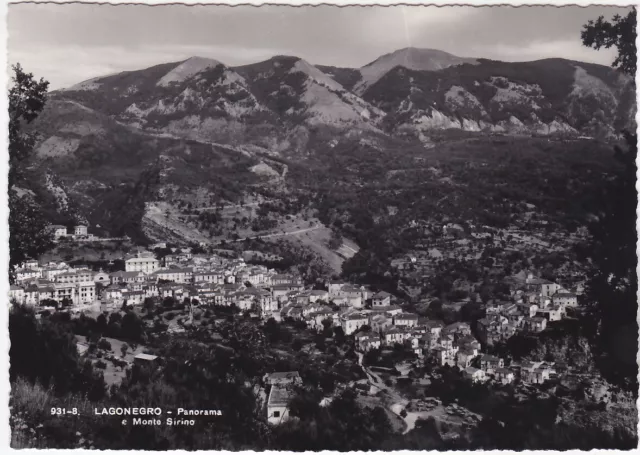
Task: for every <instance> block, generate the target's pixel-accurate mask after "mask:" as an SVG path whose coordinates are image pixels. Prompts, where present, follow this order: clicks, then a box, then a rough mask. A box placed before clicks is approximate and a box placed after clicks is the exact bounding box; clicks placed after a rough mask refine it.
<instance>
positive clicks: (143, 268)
mask: <svg viewBox="0 0 640 455" xmlns="http://www.w3.org/2000/svg"><path fill="white" fill-rule="evenodd" d="M159 268H160V262H159V261H158V260H157V259H156V258H154V257H135V258H131V259H127V260H126V261H124V269H125V271H127V272H143V273H146V274H150V273H153V272H155V271H156V270H158V269H159Z"/></svg>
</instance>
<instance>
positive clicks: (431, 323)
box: [10, 231, 579, 424]
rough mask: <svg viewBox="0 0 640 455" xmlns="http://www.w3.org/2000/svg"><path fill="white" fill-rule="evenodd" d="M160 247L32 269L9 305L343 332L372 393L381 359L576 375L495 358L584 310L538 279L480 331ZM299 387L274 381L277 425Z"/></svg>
mask: <svg viewBox="0 0 640 455" xmlns="http://www.w3.org/2000/svg"><path fill="white" fill-rule="evenodd" d="M80 235H86V231H85V232H83V233H82V234H80ZM154 247H155V248H156V249H155V250H152V251H150V250H143V249H141V248H138V249H137V251H136V252H135V253H133V254H131V255H129V256H127V257H124V258H123V262H124V270H118V271H114V272H111V273H106V272H104V271H102V270H90V269H89V268H87V267H82V266H79V267H78V266H76V267H72V266H69V265H68V264H66V263H64V262H48V263H46V264H41V263H39V262H38V261H37V260H29V261H26V262H25V263H24V264H22V265H21V266H20V267H19V268H18V269H17V270H16V274H15V276H16V279H15V284H14V285H11V289H10V300H11V301H12V302H14V303H17V304H26V305H28V306H31V307H34V308H35V309H36V311H37V313H38V316H40V314H43V313H44V312H47V313H48V314H50V313H52V312H68V313H71V314H72V315H73V317H78V316H79V315H81V314H87V315H94V316H95V315H99V314H108V313H109V312H119V311H121V310H124V309H127V308H141V307H143V306H146V305H147V304H148V303H149V302H157V303H161V302H162V301H163V300H166V299H170V300H171V299H173V301H175V302H183V303H186V307H185V308H186V310H185V312H186V314H185V317H184V318H179V319H172V320H170V321H167V322H168V326H167V332H168V333H179V332H184V331H185V328H186V327H188V326H189V325H191V324H193V322H194V321H193V314H194V308H208V307H212V308H224V307H227V308H230V309H233V310H235V311H236V312H242V313H245V314H247V315H248V316H249V317H250V319H251V320H253V321H255V323H256V324H267V322H268V321H270V320H273V321H275V322H281V321H285V320H287V321H296V322H297V323H299V324H302V325H301V326H300V327H306V329H305V330H310V331H313V332H318V333H320V332H323V331H325V330H326V329H327V328H329V327H331V328H333V329H336V330H337V329H338V328H339V329H340V330H341V331H342V333H343V334H344V336H346V337H349V339H351V340H352V341H351V342H352V343H353V348H354V350H355V351H356V352H357V355H358V358H359V364H360V365H361V366H362V368H363V369H364V370H365V371H366V372H367V373H369V375H370V378H373V379H372V380H371V383H372V384H373V383H374V382H377V381H376V379H375V377H374V376H375V372H374V369H375V367H372V368H371V369H368V368H367V366H366V362H363V359H365V356H367V355H368V354H371V352H372V351H373V352H380V351H381V350H385V349H394V350H396V351H397V350H398V349H400V350H402V351H403V352H404V353H405V355H406V356H408V358H412V359H414V360H413V362H412V363H411V364H410V368H420V367H423V366H424V365H432V366H433V367H434V368H439V367H450V368H455V369H458V371H460V372H461V374H462V375H463V377H465V378H467V379H469V380H470V381H471V382H473V383H485V382H486V383H488V384H489V383H495V384H502V385H505V384H511V383H514V382H517V383H522V384H529V385H535V384H544V383H545V382H547V381H550V380H554V379H556V380H557V379H558V378H559V376H560V375H563V374H566V373H568V370H569V369H568V367H567V365H556V364H554V363H553V362H545V361H543V360H542V359H541V360H539V361H535V362H533V361H524V362H511V363H510V364H507V363H506V362H505V359H504V358H501V357H498V356H496V355H492V354H490V353H489V352H488V351H490V350H491V348H492V346H494V345H495V344H497V343H501V342H505V341H506V340H508V339H509V338H511V337H513V336H515V335H516V334H519V333H524V334H528V335H535V334H539V333H541V332H543V331H545V330H546V329H547V328H548V327H551V326H553V324H555V323H557V322H558V321H562V320H563V319H565V318H567V317H570V316H568V315H570V314H571V313H572V312H575V311H578V310H579V306H578V301H579V296H578V294H577V293H576V292H572V291H570V290H568V289H565V288H563V287H562V286H561V285H559V284H557V283H553V282H551V281H549V280H545V279H541V278H538V277H536V276H534V275H533V274H531V273H520V274H519V275H518V276H516V277H514V278H513V279H512V280H511V281H510V285H509V288H510V299H508V300H504V301H499V300H494V301H490V302H489V303H488V304H487V305H486V307H485V309H484V316H483V317H482V318H479V319H478V320H477V323H476V324H475V326H472V325H471V324H469V323H468V322H460V321H458V322H453V323H449V324H446V323H444V322H443V321H442V320H438V319H431V318H427V317H424V316H420V315H418V314H416V313H415V312H412V311H410V309H411V305H410V304H409V302H406V301H404V300H403V299H402V298H400V297H397V296H395V295H392V294H390V293H388V292H385V291H383V290H376V289H372V288H371V287H370V286H366V285H360V284H357V283H349V282H345V281H340V280H329V281H327V282H326V283H325V285H324V286H319V285H317V284H316V285H309V284H305V283H304V282H303V279H302V278H301V277H298V276H295V275H294V274H283V273H280V272H279V271H276V270H274V269H269V268H267V267H265V266H263V265H256V264H251V263H247V262H245V261H244V260H243V259H242V258H239V257H223V256H221V255H218V254H215V253H209V254H206V253H193V252H192V249H191V248H181V247H173V248H170V249H169V250H170V251H171V253H170V254H164V255H162V257H160V258H159V257H157V254H156V252H157V251H160V250H161V249H165V250H166V249H167V245H166V244H159V245H154ZM78 349H79V350H80V349H82V350H83V351H86V349H87V347H86V346H84V345H82V343H80V344H79V346H78ZM134 360H135V362H136V363H140V364H155V361H156V356H153V355H149V354H146V353H138V354H137V355H136V356H135V359H134ZM300 383H301V379H300V376H299V375H298V373H297V372H295V371H294V372H273V374H271V375H270V376H269V377H268V378H266V380H265V385H266V386H267V387H268V388H269V393H268V399H267V400H266V401H267V402H266V413H267V419H268V421H269V422H270V423H272V424H278V423H281V422H283V421H285V420H287V418H288V412H287V401H288V399H289V397H290V396H291V395H292V392H291V388H292V387H294V386H296V385H298V384H300ZM401 412H402V410H398V412H397V413H398V414H399V415H401V414H400V413H401ZM405 415H406V411H405Z"/></svg>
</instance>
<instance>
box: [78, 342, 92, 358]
mask: <svg viewBox="0 0 640 455" xmlns="http://www.w3.org/2000/svg"><path fill="white" fill-rule="evenodd" d="M76 350H77V351H78V355H79V356H80V357H82V356H84V355H86V354H87V351H89V345H87V344H85V343H76Z"/></svg>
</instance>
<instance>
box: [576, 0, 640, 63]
mask: <svg viewBox="0 0 640 455" xmlns="http://www.w3.org/2000/svg"><path fill="white" fill-rule="evenodd" d="M582 42H583V44H584V45H585V46H588V47H592V48H594V49H596V50H598V49H601V48H605V49H609V48H611V47H616V48H617V49H618V55H617V56H616V59H615V60H614V61H613V63H612V64H611V66H612V67H614V68H619V69H620V71H622V72H624V73H627V74H630V75H631V76H634V75H635V74H636V62H637V56H636V9H635V8H633V10H632V11H631V12H630V13H629V14H627V15H626V16H625V17H622V16H620V15H618V14H616V15H615V16H613V19H612V20H611V22H609V21H606V20H605V19H604V17H603V16H600V17H599V18H598V19H597V20H595V21H593V20H591V21H589V22H588V23H587V25H585V26H584V27H583V29H582Z"/></svg>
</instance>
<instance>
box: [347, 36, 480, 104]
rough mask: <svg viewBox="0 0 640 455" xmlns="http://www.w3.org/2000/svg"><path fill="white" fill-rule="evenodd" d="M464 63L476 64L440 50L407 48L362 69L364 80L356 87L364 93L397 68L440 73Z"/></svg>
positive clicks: (471, 60) (382, 57)
mask: <svg viewBox="0 0 640 455" xmlns="http://www.w3.org/2000/svg"><path fill="white" fill-rule="evenodd" d="M463 63H471V64H476V63H477V61H476V60H475V59H472V58H464V57H457V56H455V55H453V54H449V53H448V52H445V51H441V50H438V49H428V48H417V47H405V48H403V49H398V50H396V51H393V52H391V53H389V54H385V55H383V56H381V57H380V58H378V59H376V60H374V61H373V62H371V63H369V64H367V65H365V66H363V67H362V68H360V73H361V74H362V79H361V81H360V82H359V83H358V85H357V86H356V87H355V89H356V91H357V92H358V93H362V92H364V90H366V88H367V87H369V86H371V85H372V84H373V83H375V82H376V81H377V80H378V79H380V78H381V77H382V76H384V75H385V74H386V73H387V72H388V71H390V70H391V69H393V68H395V67H396V66H403V67H405V68H407V69H410V70H416V71H438V70H441V69H444V68H448V67H450V66H455V65H462V64H463Z"/></svg>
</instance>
